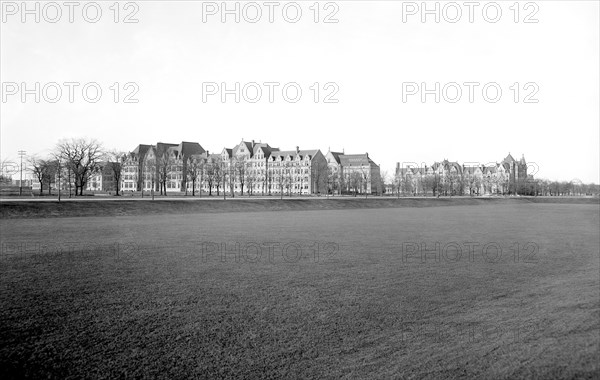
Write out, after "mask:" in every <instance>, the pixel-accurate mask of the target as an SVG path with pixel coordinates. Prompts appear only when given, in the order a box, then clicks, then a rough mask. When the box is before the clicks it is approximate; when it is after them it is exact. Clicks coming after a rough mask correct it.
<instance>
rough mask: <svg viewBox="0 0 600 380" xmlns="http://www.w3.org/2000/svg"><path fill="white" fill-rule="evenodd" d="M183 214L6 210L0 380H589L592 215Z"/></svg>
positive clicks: (473, 209) (501, 211)
mask: <svg viewBox="0 0 600 380" xmlns="http://www.w3.org/2000/svg"><path fill="white" fill-rule="evenodd" d="M324 201H325V202H326V201H327V200H324ZM433 201H434V200H431V201H430V202H433ZM182 202H184V203H183V204H179V203H178V204H177V205H176V206H174V208H173V209H172V210H171V209H170V210H171V211H169V212H161V210H163V211H164V210H166V208H167V207H168V206H164V205H161V206H157V205H153V206H144V207H159V208H160V209H149V210H146V211H147V212H137V211H135V206H134V205H129V204H125V203H123V204H122V206H118V205H113V206H112V207H104V210H112V211H99V210H101V209H102V208H103V207H100V206H98V207H97V208H96V206H94V207H92V208H90V209H88V210H96V212H97V215H102V216H90V215H88V214H86V213H87V212H89V211H85V212H83V211H81V210H84V209H85V208H84V207H82V206H79V203H76V202H74V203H73V206H64V207H72V215H76V216H77V217H61V218H54V217H52V216H60V215H64V214H61V212H64V211H65V209H62V210H58V211H57V209H56V208H53V207H59V206H33V205H27V204H20V205H7V204H3V205H2V206H1V211H2V220H1V221H0V227H1V230H2V234H1V242H2V255H1V256H0V289H1V295H0V302H1V308H0V322H1V323H0V378H3V379H7V378H11V377H16V378H21V377H24V376H27V377H32V378H40V377H44V378H46V377H51V378H69V377H72V378H80V377H88V378H115V377H136V378H143V377H163V378H189V377H199V378H215V377H217V378H221V377H229V378H234V377H235V378H255V377H258V378H298V377H301V378H323V377H325V378H339V377H342V378H360V379H362V378H385V379H387V378H432V379H433V378H436V379H437V378H458V377H471V378H531V377H536V378H598V376H599V375H600V372H599V371H600V369H599V364H598V359H599V349H600V278H599V277H600V258H599V256H600V253H599V252H600V238H599V229H600V220H599V218H600V215H599V207H598V203H597V200H596V201H595V202H592V203H587V204H585V203H583V204H577V203H572V204H561V203H547V202H546V203H544V202H538V201H525V200H523V201H521V200H519V201H514V202H513V201H511V202H508V201H506V202H504V201H502V202H500V201H498V202H495V201H490V202H487V201H477V202H473V203H469V202H466V201H465V202H463V203H461V202H460V201H454V202H455V203H450V201H448V203H440V204H433V203H428V204H420V205H419V204H403V206H423V205H427V206H429V207H400V206H401V205H400V204H396V206H395V207H384V206H381V207H378V206H375V208H361V207H359V206H352V205H350V204H349V206H348V208H343V206H340V205H338V206H336V207H329V208H327V207H326V206H324V205H323V204H313V206H314V207H308V208H309V210H307V211H298V210H296V209H294V208H295V207H301V206H297V205H295V206H291V205H290V204H288V205H287V206H283V205H282V204H278V206H277V207H274V209H277V210H279V211H276V212H271V211H265V210H266V209H267V208H265V210H263V209H261V207H265V206H260V205H258V206H257V205H252V206H239V207H238V208H235V209H234V208H232V209H230V210H227V211H236V212H223V211H224V210H221V211H219V210H218V209H210V208H211V207H216V206H210V205H209V204H211V203H214V202H204V203H202V202H194V203H193V204H191V203H188V206H185V201H182ZM341 202H343V201H341ZM356 202H358V201H356ZM390 202H392V201H391V200H390ZM440 202H442V201H440ZM80 203H84V202H80ZM231 203H233V202H231ZM65 204H67V203H66V202H65ZM197 204H202V205H200V206H198V205H197ZM107 205H108V204H107ZM441 205H445V206H446V207H438V206H441ZM388 206H389V205H388ZM44 207H47V208H46V209H44ZM60 207H63V206H62V205H61V206H60ZM119 207H121V208H119ZM123 207H125V211H123V210H124V209H123ZM140 207H142V206H140ZM204 207H206V208H207V209H204ZM228 207H230V206H228ZM245 207H246V208H245ZM285 207H289V208H290V210H285ZM244 208H245V209H244ZM311 208H315V209H312V210H311ZM209 209H210V211H208V212H204V211H207V210H209ZM15 210H17V211H15ZM18 210H20V212H22V214H21V215H19V211H18ZM35 210H38V211H35ZM39 210H45V211H39ZM132 210H133V211H132ZM36 212H37V213H38V214H36ZM23 215H27V216H29V217H27V218H25V217H22V216H23ZM115 215H123V216H115ZM236 243H239V245H240V250H239V251H238V250H236V245H235V244H236ZM436 243H439V245H440V250H439V251H441V254H440V255H439V257H438V251H437V250H436V249H435V247H436ZM221 244H224V245H225V246H224V247H222V246H221ZM277 244H278V245H277ZM421 244H425V247H422V248H424V250H425V251H426V252H425V255H423V256H421V253H422V251H421ZM476 244H477V245H476ZM457 246H458V247H459V248H460V249H461V250H462V255H461V256H460V257H458V255H457ZM483 246H486V247H487V248H488V249H487V254H485V255H484V253H483V249H482V248H483ZM258 247H260V249H258ZM298 247H299V248H300V250H298V249H297V248H298ZM469 247H473V248H472V249H471V248H469ZM498 247H500V249H501V250H502V253H501V254H498V253H499V251H498V250H497V248H498ZM517 247H518V254H517V253H516V252H517ZM221 248H224V250H222V251H220V249H221ZM444 248H446V249H444ZM259 252H260V254H259ZM423 261H424V262H423Z"/></svg>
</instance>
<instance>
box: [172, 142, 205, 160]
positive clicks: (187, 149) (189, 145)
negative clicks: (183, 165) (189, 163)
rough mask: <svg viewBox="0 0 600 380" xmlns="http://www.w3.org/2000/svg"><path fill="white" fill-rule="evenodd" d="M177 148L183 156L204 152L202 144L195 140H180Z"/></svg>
mask: <svg viewBox="0 0 600 380" xmlns="http://www.w3.org/2000/svg"><path fill="white" fill-rule="evenodd" d="M177 149H178V150H179V152H180V153H181V154H182V155H183V156H184V157H189V156H191V155H194V154H202V153H204V152H205V150H204V148H202V146H201V145H200V144H199V143H197V142H187V141H182V142H181V144H179V146H178V147H177Z"/></svg>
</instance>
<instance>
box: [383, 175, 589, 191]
mask: <svg viewBox="0 0 600 380" xmlns="http://www.w3.org/2000/svg"><path fill="white" fill-rule="evenodd" d="M382 182H383V186H384V187H385V186H387V187H388V188H389V189H391V191H392V193H393V194H395V195H397V196H400V195H404V196H406V195H409V196H416V195H428V194H432V195H433V196H436V195H483V194H498V195H509V194H518V195H530V196H536V195H537V196H579V195H597V194H599V193H600V186H599V185H596V184H583V183H581V181H577V180H574V181H561V182H559V181H549V180H546V179H537V178H536V179H533V178H528V179H519V180H516V181H510V179H509V177H508V175H498V176H494V177H492V176H489V177H488V176H483V177H480V176H476V175H473V174H469V173H466V174H458V173H444V174H438V173H434V174H430V175H423V176H410V175H408V176H403V175H401V174H400V173H396V174H395V175H394V176H393V178H390V177H389V176H388V175H387V173H382Z"/></svg>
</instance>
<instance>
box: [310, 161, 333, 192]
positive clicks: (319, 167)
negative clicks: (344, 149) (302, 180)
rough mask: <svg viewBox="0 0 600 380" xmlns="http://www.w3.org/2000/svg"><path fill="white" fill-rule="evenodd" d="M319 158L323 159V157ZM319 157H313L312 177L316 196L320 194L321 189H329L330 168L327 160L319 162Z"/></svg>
mask: <svg viewBox="0 0 600 380" xmlns="http://www.w3.org/2000/svg"><path fill="white" fill-rule="evenodd" d="M317 157H321V158H322V156H317ZM317 157H313V168H312V177H313V184H314V191H315V194H320V193H321V189H326V188H327V182H328V174H329V166H328V165H327V160H325V159H321V160H319V159H317Z"/></svg>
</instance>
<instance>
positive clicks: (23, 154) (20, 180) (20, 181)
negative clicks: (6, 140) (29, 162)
mask: <svg viewBox="0 0 600 380" xmlns="http://www.w3.org/2000/svg"><path fill="white" fill-rule="evenodd" d="M18 153H19V156H20V157H21V176H20V178H19V195H22V194H23V156H25V155H26V154H27V152H25V151H24V150H20V151H19V152H18Z"/></svg>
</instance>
